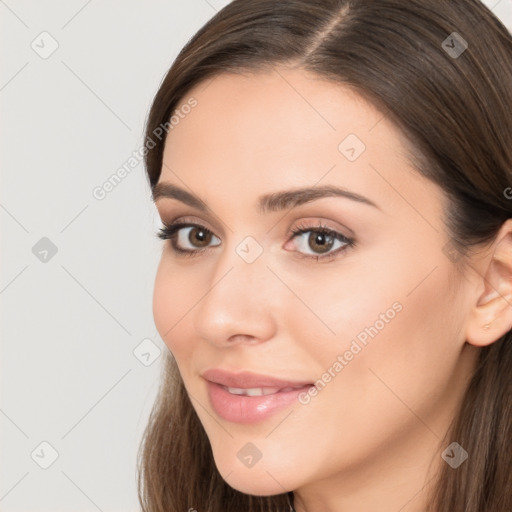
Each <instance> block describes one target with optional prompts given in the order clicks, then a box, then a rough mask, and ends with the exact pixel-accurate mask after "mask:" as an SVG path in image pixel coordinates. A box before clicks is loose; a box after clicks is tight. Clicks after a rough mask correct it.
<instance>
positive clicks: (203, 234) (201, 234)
mask: <svg viewBox="0 0 512 512" xmlns="http://www.w3.org/2000/svg"><path fill="white" fill-rule="evenodd" d="M192 233H194V234H192ZM188 239H189V241H190V243H191V244H192V245H195V242H197V241H199V242H200V245H199V247H202V246H203V245H205V246H207V245H208V244H209V242H210V239H211V233H210V232H208V231H206V230H204V229H203V228H199V227H194V228H192V229H191V230H190V232H189V235H188ZM201 244H203V245H201Z"/></svg>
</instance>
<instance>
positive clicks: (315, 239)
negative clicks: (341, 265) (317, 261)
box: [308, 232, 334, 252]
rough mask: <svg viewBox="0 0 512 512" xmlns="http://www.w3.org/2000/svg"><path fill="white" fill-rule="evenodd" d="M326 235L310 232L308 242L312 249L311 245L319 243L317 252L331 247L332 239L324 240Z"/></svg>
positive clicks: (325, 250)
mask: <svg viewBox="0 0 512 512" xmlns="http://www.w3.org/2000/svg"><path fill="white" fill-rule="evenodd" d="M326 237H329V235H327V234H325V233H315V232H311V234H310V235H309V241H308V242H309V243H310V244H311V248H312V249H314V247H313V245H317V244H319V246H320V251H318V252H327V251H328V250H329V249H330V248H331V247H332V244H333V243H334V240H332V239H331V240H330V242H326V240H325V239H326Z"/></svg>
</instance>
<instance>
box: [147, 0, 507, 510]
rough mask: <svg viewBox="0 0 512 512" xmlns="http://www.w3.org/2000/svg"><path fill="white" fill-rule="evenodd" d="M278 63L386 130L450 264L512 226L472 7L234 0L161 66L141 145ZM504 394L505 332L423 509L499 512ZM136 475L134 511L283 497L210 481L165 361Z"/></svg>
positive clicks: (482, 13)
mask: <svg viewBox="0 0 512 512" xmlns="http://www.w3.org/2000/svg"><path fill="white" fill-rule="evenodd" d="M454 32H456V33H457V34H453V33H454ZM466 44H467V46H468V47H467V48H466ZM464 50H465V51H464ZM278 65H284V66H288V65H290V66H296V67H299V68H301V69H304V70H307V71H310V72H313V73H316V74H317V75H319V76H322V77H325V78H327V79H329V80H332V81H333V82H337V83H340V84H342V85H344V86H346V87H350V88H352V89H353V90H355V91H356V92H357V93H359V94H360V95H361V96H362V97H364V98H365V99H366V100H367V101H369V102H371V103H372V104H373V105H374V106H375V107H376V108H378V109H379V110H380V111H381V112H382V113H383V115H386V116H387V117H388V118H389V119H390V120H391V121H393V122H394V123H395V124H396V126H397V127H398V128H399V129H400V130H401V133H403V135H404V136H405V137H406V139H407V141H408V142H409V143H410V144H411V147H412V148H413V151H412V152H411V155H410V157H411V161H413V162H414V165H415V167H416V168H417V169H418V171H419V172H420V173H421V174H423V175H424V176H425V177H427V178H428V179H430V180H432V181H433V182H435V183H437V184H438V185H439V186H441V187H442V189H443V190H444V191H445V193H446V194H447V196H448V197H449V198H450V209H449V211H447V212H446V215H445V222H446V226H447V232H448V233H449V235H450V236H451V243H452V244H453V247H454V248H456V249H457V250H458V251H459V252H458V254H460V256H461V259H460V261H462V262H463V263H464V261H466V259H467V256H468V254H469V250H470V249H471V248H472V247H475V246H477V245H478V244H481V243H487V242H489V241H492V240H493V238H494V237H495V235H496V234H497V232H498V230H499V228H500V227H501V225H502V224H503V222H504V221H505V220H507V219H508V218H510V217H512V202H511V201H510V199H508V198H507V197H506V194H505V193H504V191H505V190H506V189H507V187H508V186H509V185H511V184H512V36H511V34H510V33H509V32H508V30H507V29H506V28H505V26H504V25H503V24H502V23H501V22H500V21H499V20H498V19H497V18H496V17H495V16H494V15H493V14H492V12H491V11H490V10H489V9H488V8H487V7H485V6H484V5H483V4H482V3H481V2H480V1H479V0H407V1H404V0H371V1H368V0H313V1H311V0H281V1H275V0H234V1H233V2H231V3H230V4H228V5H227V6H226V7H225V8H224V9H222V10H221V11H219V12H218V13H217V14H216V15H215V16H214V17H213V18H212V19H211V20H209V21H208V22H207V23H206V24H205V25H204V26H203V27H202V28H201V29H200V30H199V31H198V32H197V33H196V34H195V35H194V36H193V37H192V38H191V39H190V41H189V42H188V43H187V45H186V46H185V47H184V48H183V49H182V51H181V52H180V53H179V55H178V57H177V58H176V60H175V61H174V63H173V65H172V67H171V68H170V70H169V72H168V73H167V75H166V77H165V79H164V80H163V82H162V84H161V86H160V88H159V90H158V93H157V94H156V97H155V99H154V102H153V105H152V107H151V110H150V113H149V116H148V120H147V126H146V138H147V140H150V139H151V140H153V139H154V138H155V133H157V132H158V129H159V127H161V126H162V125H165V123H168V122H169V119H170V118H171V115H172V114H173V112H174V110H175V109H176V108H177V105H178V102H180V101H182V99H183V98H184V96H185V94H186V93H187V92H188V91H190V90H191V88H192V87H194V86H196V85H198V84H199V83H200V82H202V81H203V80H205V79H206V78H211V77H214V76H215V75H219V74H221V73H224V72H235V73H240V72H243V71H255V72H257V71H264V70H270V69H271V68H272V67H274V66H278ZM168 126H169V125H167V127H168ZM160 131H161V129H160ZM164 144H165V138H163V139H159V142H157V143H156V146H155V147H153V148H152V149H151V150H149V151H148V152H147V154H146V157H145V164H146V169H147V174H148V178H149V182H150V185H151V188H152V189H153V187H154V186H155V184H156V183H157V181H158V178H159V176H160V172H161V167H162V155H163V149H164ZM511 396H512V333H511V332H508V333H507V334H505V335H504V336H503V337H502V338H500V339H499V340H497V341H495V342H494V343H492V344H491V345H489V346H486V347H484V348H482V349H480V353H479V359H478V362H477V366H476V368H475V371H474V374H473V376H472V379H471V380H470V382H469V385H468V387H467V390H466V393H465V396H464V398H463V401H462V403H461V404H460V409H459V411H458V414H457V415H456V417H455V418H454V419H453V422H452V425H451V428H450V432H449V433H448V435H447V439H449V440H450V441H447V442H446V445H443V446H447V445H448V444H450V442H451V441H457V442H458V443H459V444H460V445H461V446H462V447H463V448H464V449H465V450H466V451H467V452H468V453H469V459H468V461H466V462H465V463H464V464H462V465H461V466H460V467H458V468H457V469H456V470H455V469H452V468H451V467H450V466H449V465H448V464H443V466H442V468H443V469H442V470H441V473H440V474H439V475H438V480H437V481H436V482H435V484H436V485H435V487H433V489H434V492H433V495H432V497H431V500H430V503H431V506H432V510H435V511H436V512H510V511H511V510H512V472H511V471H510V464H511V461H512V449H511V439H512V404H511ZM444 442H445V440H443V443H444ZM138 472H139V480H138V483H139V500H140V503H141V504H142V508H143V510H144V512H174V511H180V512H181V511H183V512H185V511H188V510H189V509H194V510H197V511H198V512H206V511H209V512H230V511H233V512H255V511H269V512H270V511H275V512H277V511H279V512H283V511H286V510H288V498H292V497H293V494H292V493H291V492H289V493H283V494H279V495H276V496H270V497H268V496H249V495H246V494H243V493H240V492H238V491H236V490H235V489H233V488H231V487H230V486H229V485H228V484H227V483H226V482H225V481H224V480H223V479H222V477H221V476H220V474H219V472H218V470H217V469H216V466H215V463H214V459H213V456H212V452H211V448H210V444H209V440H208V438H207V436H206V433H205V431H204V429H203V427H202V424H201V423H200V421H199V419H198V417H197V415H196V413H195V411H194V409H193V407H192V404H191V402H190V399H189V397H188V395H187V392H186V390H185V388H184V385H183V381H182V379H181V376H180V373H179V371H178V368H177V365H176V362H175V360H174V358H173V356H172V354H170V353H166V354H165V361H164V366H163V375H162V381H161V387H160V389H159V392H158V396H157V399H156V402H155V404H154V406H153V409H152V411H151V415H150V418H149V422H148V424H147V426H146V430H145V432H144V438H143V442H142V443H141V445H140V451H139V460H138Z"/></svg>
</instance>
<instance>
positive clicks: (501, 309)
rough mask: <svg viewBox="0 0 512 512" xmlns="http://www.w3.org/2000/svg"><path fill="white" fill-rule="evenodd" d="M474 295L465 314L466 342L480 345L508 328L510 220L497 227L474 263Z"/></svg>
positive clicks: (511, 309)
mask: <svg viewBox="0 0 512 512" xmlns="http://www.w3.org/2000/svg"><path fill="white" fill-rule="evenodd" d="M475 271H476V272H478V273H479V275H480V278H479V281H478V284H479V286H480V288H479V289H482V287H483V290H484V291H483V292H482V293H481V294H480V295H479V296H478V298H477V301H476V303H475V305H474V306H473V309H472V311H471V315H470V317H469V321H468V325H467V331H466V341H467V342H468V343H470V344H471V345H475V346H478V347H484V346H487V345H490V344H492V343H494V342H495V341H497V340H498V339H500V338H501V337H502V336H503V335H504V334H506V333H507V332H508V331H510V329H511V328H512V219H508V220H507V221H506V222H505V223H504V224H503V225H502V227H501V228H500V231H499V233H498V234H497V235H496V238H495V241H494V242H493V243H492V246H491V247H490V251H489V252H488V253H486V256H485V258H483V259H482V260H481V262H480V263H479V264H478V268H475Z"/></svg>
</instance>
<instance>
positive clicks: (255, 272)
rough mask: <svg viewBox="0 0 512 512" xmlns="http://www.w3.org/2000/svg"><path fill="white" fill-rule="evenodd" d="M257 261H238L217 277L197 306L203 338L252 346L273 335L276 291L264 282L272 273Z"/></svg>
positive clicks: (220, 342) (224, 343)
mask: <svg viewBox="0 0 512 512" xmlns="http://www.w3.org/2000/svg"><path fill="white" fill-rule="evenodd" d="M235 256H236V255H235ZM230 261H231V260H230ZM257 263H259V262H255V263H251V264H247V263H245V262H243V261H240V262H235V264H234V265H232V266H231V267H230V269H229V270H228V271H227V272H224V274H223V276H222V277H220V278H217V279H215V280H214V282H215V284H214V286H212V287H210V289H209V291H208V292H207V293H206V294H205V295H204V297H203V299H202V300H201V301H200V303H199V304H198V307H197V308H196V314H195V322H194V325H195V329H196V333H197V334H198V335H199V336H200V337H201V338H203V339H206V340H208V341H210V342H211V343H214V344H216V345H218V346H222V347H226V346H233V345H238V344H241V343H242V344H251V345H253V344H257V343H260V342H262V341H265V340H268V339H270V338H271V337H273V336H274V332H275V325H276V323H275V321H274V317H273V315H274V311H275V309H276V307H277V304H276V303H274V302H273V301H274V300H275V299H276V294H275V293H273V292H272V287H271V286H270V285H269V286H266V285H265V281H268V280H269V279H271V278H272V275H271V273H270V272H269V271H268V269H267V268H266V267H265V265H264V264H261V265H257ZM217 270H218V269H217ZM264 273H267V274H268V275H267V276H266V277H264V276H263V275H262V274H264Z"/></svg>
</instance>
